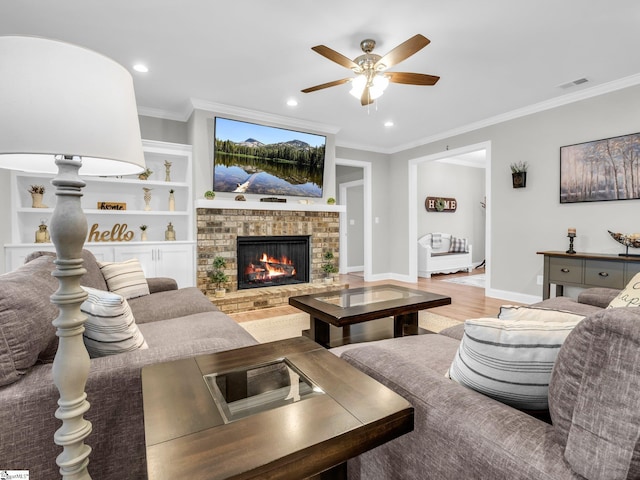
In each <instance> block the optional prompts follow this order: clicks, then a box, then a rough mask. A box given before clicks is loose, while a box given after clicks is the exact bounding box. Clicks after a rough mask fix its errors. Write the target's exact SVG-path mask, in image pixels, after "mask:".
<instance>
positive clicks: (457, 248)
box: [449, 237, 469, 253]
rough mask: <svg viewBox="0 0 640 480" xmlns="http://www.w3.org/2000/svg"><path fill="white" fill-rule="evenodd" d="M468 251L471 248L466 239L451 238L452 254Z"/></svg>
mask: <svg viewBox="0 0 640 480" xmlns="http://www.w3.org/2000/svg"><path fill="white" fill-rule="evenodd" d="M468 250H469V247H468V242H467V239H466V238H458V237H451V244H450V245H449V252H450V253H463V252H467V251H468Z"/></svg>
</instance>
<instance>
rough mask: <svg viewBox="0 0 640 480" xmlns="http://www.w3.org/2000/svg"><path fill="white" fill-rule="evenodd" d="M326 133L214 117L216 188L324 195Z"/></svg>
mask: <svg viewBox="0 0 640 480" xmlns="http://www.w3.org/2000/svg"><path fill="white" fill-rule="evenodd" d="M325 145H326V137H325V136H323V135H314V134H311V133H303V132H296V131H294V130H287V129H284V128H277V127H270V126H266V125H258V124H255V123H248V122H241V121H238V120H230V119H227V118H216V119H215V139H214V173H213V187H214V190H215V191H217V192H235V193H254V194H260V195H265V196H272V195H273V196H301V197H314V198H320V197H322V181H323V174H324V159H325Z"/></svg>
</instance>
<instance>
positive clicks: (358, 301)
mask: <svg viewBox="0 0 640 480" xmlns="http://www.w3.org/2000/svg"><path fill="white" fill-rule="evenodd" d="M418 296H420V293H416V292H411V291H407V290H398V289H395V288H392V287H386V288H381V289H376V290H369V291H364V292H345V293H339V294H336V293H333V294H331V295H326V296H323V295H317V296H316V297H315V299H316V300H318V301H320V302H324V303H329V304H331V305H337V306H339V307H342V308H349V307H356V306H358V305H370V304H372V303H379V302H389V301H391V300H401V299H406V298H411V297H418Z"/></svg>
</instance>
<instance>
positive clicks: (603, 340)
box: [549, 308, 640, 480]
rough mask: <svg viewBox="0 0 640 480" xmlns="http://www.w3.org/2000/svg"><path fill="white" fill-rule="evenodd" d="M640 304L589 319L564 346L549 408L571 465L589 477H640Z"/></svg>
mask: <svg viewBox="0 0 640 480" xmlns="http://www.w3.org/2000/svg"><path fill="white" fill-rule="evenodd" d="M639 392H640V309H637V308H614V309H606V310H603V311H602V312H600V313H597V314H594V315H590V316H589V317H587V318H585V319H584V320H583V321H582V322H580V324H579V325H578V326H577V327H576V328H575V329H574V331H573V332H572V333H571V334H570V335H569V336H568V337H567V340H566V342H565V344H564V345H563V347H562V348H561V349H560V353H559V354H558V359H557V363H556V367H555V369H554V371H553V374H552V376H551V383H550V385H549V412H550V414H551V419H552V421H553V425H554V430H555V432H556V438H557V441H558V442H559V443H560V444H561V445H562V446H563V447H565V453H564V456H565V458H566V460H567V461H568V462H569V464H570V465H571V467H572V469H573V470H574V471H575V472H576V473H578V474H580V475H582V476H583V477H585V478H588V479H590V480H596V479H607V480H621V479H637V478H640V409H638V405H639V404H640V393H639Z"/></svg>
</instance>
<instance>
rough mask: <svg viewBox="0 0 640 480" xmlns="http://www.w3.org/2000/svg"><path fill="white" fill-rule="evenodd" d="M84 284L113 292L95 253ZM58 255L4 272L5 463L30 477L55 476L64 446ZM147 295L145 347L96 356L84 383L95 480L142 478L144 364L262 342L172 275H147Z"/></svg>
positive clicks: (0, 286) (139, 317) (0, 292)
mask: <svg viewBox="0 0 640 480" xmlns="http://www.w3.org/2000/svg"><path fill="white" fill-rule="evenodd" d="M83 257H84V265H85V268H86V269H87V273H86V274H85V275H84V277H83V279H82V282H81V283H82V284H83V286H88V287H93V288H96V289H99V290H107V285H106V283H105V280H104V277H103V276H102V273H101V272H100V269H99V268H98V265H97V263H96V260H95V257H93V255H92V254H91V253H90V252H88V251H86V250H85V251H84V252H83ZM53 258H54V256H53V255H52V254H50V253H46V252H38V253H35V254H33V255H31V256H30V257H29V259H28V262H27V263H26V264H25V265H23V266H22V267H20V268H19V269H17V270H15V271H13V272H10V273H7V274H4V275H1V276H0V379H1V380H3V386H0V469H14V470H29V473H30V478H32V479H53V478H59V476H60V475H59V473H58V468H57V466H56V463H55V458H56V456H57V455H58V454H59V453H60V452H61V450H62V449H61V448H60V447H58V446H56V445H55V444H54V443H53V434H54V432H55V430H56V429H58V428H59V427H60V425H61V423H60V422H59V421H58V420H56V419H55V418H54V415H53V414H54V411H55V410H56V408H57V404H56V402H57V399H58V391H57V389H56V388H55V386H54V385H53V383H52V382H53V381H52V376H51V368H52V363H51V362H52V360H53V356H54V354H55V349H56V347H57V337H56V336H55V329H54V328H53V326H52V325H51V321H52V320H53V319H54V318H55V317H56V316H57V308H56V307H54V306H53V305H51V304H50V302H49V296H50V295H51V294H52V293H54V291H55V290H56V289H57V284H58V281H57V279H55V278H54V277H52V276H51V272H52V271H53V270H54V264H53ZM147 282H148V284H149V290H150V292H151V294H150V295H146V296H144V297H139V298H134V299H130V300H129V305H130V307H131V310H132V312H133V314H134V317H135V319H136V323H137V324H138V326H139V329H140V331H141V332H142V334H143V336H144V339H145V341H146V343H147V344H148V346H149V348H148V349H144V350H135V351H132V352H127V353H122V354H118V355H111V356H106V357H100V358H94V359H92V360H91V369H90V372H89V379H88V381H87V385H86V392H87V396H88V401H89V403H90V404H91V408H90V410H89V412H88V413H87V414H86V415H85V418H87V419H88V420H89V421H90V422H91V423H92V425H93V432H92V433H91V434H90V435H89V437H88V438H87V440H86V443H87V444H88V445H90V446H91V448H92V453H91V456H90V463H89V471H90V473H91V475H92V478H94V479H95V480H122V479H144V478H146V462H145V441H144V423H143V410H142V391H141V380H140V372H141V369H142V368H143V367H144V366H145V365H151V364H155V363H158V362H165V361H170V360H175V359H179V358H184V357H189V356H192V355H197V354H203V353H209V352H216V351H221V350H229V349H233V348H237V347H242V346H247V345H252V344H255V343H257V341H256V340H255V339H254V338H253V337H252V336H251V335H249V334H248V333H247V332H246V331H245V330H244V329H243V328H242V327H240V326H239V325H238V324H237V323H236V322H235V321H234V320H233V319H231V318H230V317H228V316H227V315H225V314H223V313H222V312H220V311H219V310H218V309H217V308H216V307H215V306H214V305H212V304H211V302H210V301H209V300H208V299H207V298H206V297H205V296H204V295H203V294H202V293H201V292H200V291H199V290H198V289H196V288H183V289H178V288H177V286H176V284H175V282H174V281H173V280H171V279H152V278H149V279H147Z"/></svg>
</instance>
